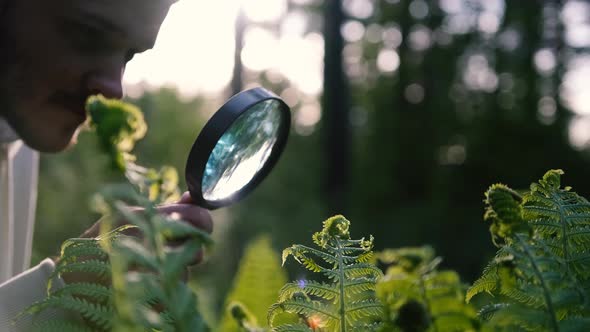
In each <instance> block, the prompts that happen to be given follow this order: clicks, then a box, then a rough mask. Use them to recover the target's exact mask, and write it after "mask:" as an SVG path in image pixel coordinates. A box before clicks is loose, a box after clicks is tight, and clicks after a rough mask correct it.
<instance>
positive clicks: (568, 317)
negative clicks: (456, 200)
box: [467, 170, 590, 332]
mask: <svg viewBox="0 0 590 332" xmlns="http://www.w3.org/2000/svg"><path fill="white" fill-rule="evenodd" d="M562 174H563V172H562V171H561V170H551V171H549V172H547V173H546V174H545V176H544V177H543V179H541V180H540V181H539V182H538V183H534V184H532V185H531V190H530V192H528V193H526V194H524V195H522V196H521V195H519V194H518V193H516V192H515V191H514V190H512V189H510V188H508V187H507V186H505V185H501V184H497V185H493V186H492V187H491V188H490V189H489V190H488V192H487V193H486V204H487V211H486V214H485V217H484V219H485V220H486V221H490V222H491V226H490V232H491V233H492V239H493V241H494V244H496V245H497V246H498V247H499V248H500V249H499V250H498V253H497V254H496V257H495V258H494V259H493V260H492V261H491V262H490V263H489V265H488V266H487V267H486V268H485V269H484V271H483V275H482V276H481V277H480V279H478V280H477V281H476V282H475V283H474V285H473V286H472V287H471V289H470V290H469V291H468V293H467V300H468V301H469V300H471V298H472V297H473V296H475V295H478V294H480V293H484V292H485V293H488V294H491V295H492V296H493V297H494V298H493V301H492V303H491V304H488V305H486V306H484V307H483V308H482V310H481V312H480V315H481V316H482V317H483V318H484V319H487V320H489V321H490V322H491V323H492V324H493V325H495V326H496V327H500V328H507V329H517V330H525V331H555V332H558V331H560V332H564V331H584V330H587V328H588V326H590V307H589V304H590V303H589V298H588V290H589V287H588V286H589V284H588V275H589V271H590V264H588V261H589V259H590V256H588V248H589V247H590V204H589V203H588V201H587V200H586V199H584V198H583V197H580V196H578V195H577V194H576V193H573V192H571V191H570V188H569V187H566V188H561V187H560V176H561V175H562Z"/></svg>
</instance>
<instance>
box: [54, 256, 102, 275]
mask: <svg viewBox="0 0 590 332" xmlns="http://www.w3.org/2000/svg"><path fill="white" fill-rule="evenodd" d="M74 272H75V273H89V274H92V275H95V276H97V277H99V278H103V279H108V278H109V277H110V275H111V266H110V264H109V263H108V262H105V261H101V260H97V259H90V260H84V261H78V262H72V263H67V264H66V263H64V262H62V261H60V262H59V263H58V264H57V265H56V266H55V272H54V275H62V274H63V273H74Z"/></svg>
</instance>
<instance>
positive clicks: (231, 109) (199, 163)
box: [185, 88, 291, 210]
mask: <svg viewBox="0 0 590 332" xmlns="http://www.w3.org/2000/svg"><path fill="white" fill-rule="evenodd" d="M290 127H291V113H290V111H289V107H288V106H287V104H286V103H285V102H284V101H283V100H281V98H279V97H277V96H276V95H275V94H273V93H272V92H270V91H268V90H266V89H264V88H254V89H250V90H246V91H243V92H240V93H238V94H237V95H235V96H233V97H232V98H231V99H229V100H228V101H227V102H226V103H225V104H224V105H223V106H222V107H221V108H220V109H219V110H218V111H217V112H216V113H215V114H213V117H211V119H210V120H209V121H208V122H207V123H206V124H205V127H203V130H202V131H201V133H200V134H199V136H198V137H197V140H196V141H195V143H194V144H193V147H192V148H191V151H190V153H189V156H188V160H187V163H186V171H185V177H186V183H187V185H188V190H189V192H190V194H191V197H192V198H193V200H194V201H195V203H196V204H197V205H199V206H201V207H204V208H207V209H210V210H214V209H217V208H220V207H224V206H228V205H230V204H232V203H234V202H236V201H238V200H240V199H242V198H244V197H245V196H246V195H248V194H249V193H250V192H251V191H252V190H254V188H256V187H257V186H258V185H259V184H260V182H261V181H262V180H263V179H264V178H265V177H266V176H267V175H268V173H269V172H270V171H271V170H272V168H273V167H274V165H275V164H276V162H277V161H278V159H279V157H280V155H281V153H282V151H283V149H284V147H285V144H286V143H287V137H288V136H289V129H290Z"/></svg>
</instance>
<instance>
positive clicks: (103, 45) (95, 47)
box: [65, 22, 109, 53]
mask: <svg viewBox="0 0 590 332" xmlns="http://www.w3.org/2000/svg"><path fill="white" fill-rule="evenodd" d="M69 23H70V24H67V26H66V29H67V31H65V32H66V34H67V35H68V37H69V40H70V42H71V43H72V46H73V47H74V48H76V49H78V50H79V51H82V52H89V53H95V52H105V51H108V50H109V45H108V41H107V38H106V36H105V32H104V31H101V30H100V29H97V28H95V27H92V26H89V25H86V24H82V23H74V22H69Z"/></svg>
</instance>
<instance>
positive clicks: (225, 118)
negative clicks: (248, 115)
mask: <svg viewBox="0 0 590 332" xmlns="http://www.w3.org/2000/svg"><path fill="white" fill-rule="evenodd" d="M271 99H272V100H277V101H278V102H279V111H280V112H281V123H280V126H279V129H278V137H277V141H276V143H275V145H274V147H273V148H272V151H271V154H270V156H269V157H268V159H267V161H266V163H265V164H264V166H263V167H262V168H261V169H260V171H259V172H258V173H257V174H256V175H255V176H254V178H253V179H252V181H250V183H248V184H247V185H246V186H244V188H242V189H241V190H239V191H237V192H236V193H235V194H233V195H231V196H230V197H228V198H226V199H223V200H217V201H210V200H207V199H205V198H204V197H203V192H202V186H201V183H202V181H203V175H204V173H205V166H206V165H207V161H209V156H210V155H211V153H212V152H213V149H214V148H215V145H216V144H217V142H218V141H219V139H220V138H221V136H223V134H224V133H225V132H226V131H227V129H228V128H229V127H231V125H232V124H233V123H234V122H235V121H236V120H237V119H238V118H239V117H240V116H241V115H242V114H244V113H245V112H246V111H247V110H249V109H250V108H251V107H252V106H254V105H256V104H259V103H261V102H264V101H266V100H271ZM290 128H291V112H290V109H289V106H288V105H287V104H286V103H285V102H284V101H283V100H282V99H281V98H280V97H278V96H277V95H275V94H274V93H272V92H270V91H268V90H266V89H264V88H262V87H256V88H253V89H249V90H246V91H242V92H240V93H238V94H236V95H235V96H233V97H231V98H230V99H229V100H228V101H227V102H226V103H225V104H224V105H223V106H222V107H221V108H220V109H219V110H218V111H217V112H215V114H213V116H212V117H211V119H209V121H208V122H207V123H206V124H205V126H204V127H203V129H202V130H201V132H200V133H199V136H198V137H197V139H196V140H195V143H194V144H193V146H192V148H191V150H190V152H189V155H188V159H187V162H186V168H185V179H186V183H187V186H188V190H189V192H190V195H191V197H192V199H193V201H195V203H196V204H197V205H199V206H201V207H204V208H207V209H209V210H215V209H218V208H220V207H224V206H228V205H230V204H233V203H235V202H237V201H239V200H241V199H243V198H244V197H246V196H247V195H248V194H249V193H250V192H252V190H254V188H256V187H257V186H258V185H259V184H260V183H261V182H262V180H264V179H265V178H266V176H267V175H268V174H269V173H270V171H271V170H272V169H273V167H274V166H275V164H276V163H277V161H278V160H279V158H280V156H281V154H282V152H283V150H284V148H285V145H286V144H287V139H288V137H289V131H290Z"/></svg>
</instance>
